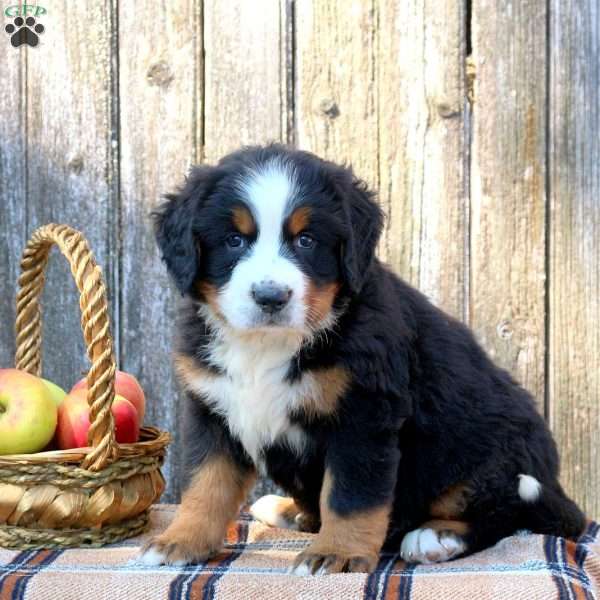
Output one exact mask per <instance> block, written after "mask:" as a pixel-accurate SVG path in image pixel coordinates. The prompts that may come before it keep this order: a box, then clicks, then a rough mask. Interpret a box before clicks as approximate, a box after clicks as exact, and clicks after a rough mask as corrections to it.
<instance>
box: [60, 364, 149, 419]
mask: <svg viewBox="0 0 600 600" xmlns="http://www.w3.org/2000/svg"><path fill="white" fill-rule="evenodd" d="M82 388H83V389H87V379H86V378H85V377H84V378H83V379H80V380H79V381H78V382H77V383H76V384H75V385H74V386H73V388H72V389H71V392H74V391H75V390H79V389H82ZM115 394H118V395H119V396H123V397H124V398H127V400H129V402H131V404H133V405H134V406H135V408H136V410H137V412H138V415H139V417H140V420H139V423H140V425H141V424H142V423H143V422H144V416H145V414H146V398H145V396H144V390H143V389H142V386H141V385H140V383H139V381H138V380H137V379H136V378H135V377H134V376H133V375H130V374H129V373H125V371H117V372H116V373H115Z"/></svg>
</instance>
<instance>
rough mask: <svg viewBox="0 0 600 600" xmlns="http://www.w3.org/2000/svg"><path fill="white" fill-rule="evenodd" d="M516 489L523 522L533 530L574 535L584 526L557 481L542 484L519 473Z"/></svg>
mask: <svg viewBox="0 0 600 600" xmlns="http://www.w3.org/2000/svg"><path fill="white" fill-rule="evenodd" d="M517 493H518V495H519V498H520V499H521V501H522V515H523V526H524V527H525V528H527V529H530V530H531V531H533V532H534V533H543V534H546V535H556V536H561V537H567V538H574V537H577V536H579V535H580V534H581V533H582V532H583V530H584V529H585V516H584V514H583V513H582V512H581V510H580V509H579V507H578V506H577V504H575V502H573V500H571V499H570V498H568V497H567V495H566V494H565V493H564V491H563V489H562V488H561V487H560V484H559V483H558V482H556V483H553V484H552V485H546V484H542V483H540V482H539V481H538V480H537V479H536V478H535V477H532V476H531V475H525V474H521V475H519V479H518V489H517Z"/></svg>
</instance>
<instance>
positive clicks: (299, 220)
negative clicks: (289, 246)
mask: <svg viewBox="0 0 600 600" xmlns="http://www.w3.org/2000/svg"><path fill="white" fill-rule="evenodd" d="M310 212H311V211H310V207H309V206H301V207H300V208H297V209H296V210H294V212H293V213H292V214H291V215H290V216H289V219H288V222H287V228H288V231H289V232H290V234H291V235H292V236H293V237H296V236H297V235H298V234H299V233H300V232H301V231H303V230H304V229H306V228H307V227H308V223H309V222H310Z"/></svg>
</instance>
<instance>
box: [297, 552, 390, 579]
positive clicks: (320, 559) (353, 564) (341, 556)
mask: <svg viewBox="0 0 600 600" xmlns="http://www.w3.org/2000/svg"><path fill="white" fill-rule="evenodd" d="M377 559H378V557H377V555H369V554H365V555H354V554H345V553H343V552H341V551H339V550H336V549H333V548H331V549H325V548H321V549H319V548H313V547H312V546H309V547H308V548H307V549H306V550H304V552H301V553H300V554H298V556H297V557H296V560H295V561H294V566H293V567H292V569H291V573H292V574H294V575H326V574H328V573H371V572H372V571H373V570H374V569H375V567H376V566H377Z"/></svg>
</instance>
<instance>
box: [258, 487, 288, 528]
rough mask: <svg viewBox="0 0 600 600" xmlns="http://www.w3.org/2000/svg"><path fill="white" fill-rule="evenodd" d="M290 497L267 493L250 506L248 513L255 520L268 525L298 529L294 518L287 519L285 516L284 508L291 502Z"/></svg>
mask: <svg viewBox="0 0 600 600" xmlns="http://www.w3.org/2000/svg"><path fill="white" fill-rule="evenodd" d="M292 503H293V501H292V500H291V499H290V498H284V497H283V496H277V495H275V494H269V495H267V496H263V497H262V498H259V499H258V500H257V501H256V502H255V503H254V504H253V505H252V506H251V507H250V514H251V515H252V516H253V517H254V518H255V519H256V520H257V521H261V522H262V523H265V524H266V525H270V526H271V527H280V528H282V529H296V530H297V529H298V524H297V523H296V521H295V519H294V520H293V521H291V520H288V519H287V518H286V517H285V514H284V510H285V508H286V507H287V506H289V505H290V504H292Z"/></svg>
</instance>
